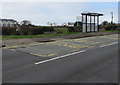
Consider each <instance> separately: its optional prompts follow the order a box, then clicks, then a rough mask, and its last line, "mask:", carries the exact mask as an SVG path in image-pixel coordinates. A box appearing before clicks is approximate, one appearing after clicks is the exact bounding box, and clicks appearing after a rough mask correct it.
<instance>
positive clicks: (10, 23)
mask: <svg viewBox="0 0 120 85" xmlns="http://www.w3.org/2000/svg"><path fill="white" fill-rule="evenodd" d="M16 25H17V21H16V20H14V19H0V27H14V26H16Z"/></svg>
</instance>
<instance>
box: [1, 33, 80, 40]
mask: <svg viewBox="0 0 120 85" xmlns="http://www.w3.org/2000/svg"><path fill="white" fill-rule="evenodd" d="M71 34H81V33H80V32H73V33H72V32H65V33H59V34H55V33H53V34H40V35H8V36H2V38H4V39H5V38H10V39H20V38H37V37H52V36H62V35H71Z"/></svg>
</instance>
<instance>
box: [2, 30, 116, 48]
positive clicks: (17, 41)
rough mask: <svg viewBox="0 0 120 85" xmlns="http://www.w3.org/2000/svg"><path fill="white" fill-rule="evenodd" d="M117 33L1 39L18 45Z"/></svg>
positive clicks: (12, 44)
mask: <svg viewBox="0 0 120 85" xmlns="http://www.w3.org/2000/svg"><path fill="white" fill-rule="evenodd" d="M111 34H118V32H94V33H85V34H72V35H62V36H54V37H39V38H27V39H7V40H6V39H3V40H2V43H4V44H5V46H6V47H7V46H18V45H27V44H37V43H41V42H42V43H43V42H51V41H58V40H65V39H76V38H84V37H93V36H104V35H111Z"/></svg>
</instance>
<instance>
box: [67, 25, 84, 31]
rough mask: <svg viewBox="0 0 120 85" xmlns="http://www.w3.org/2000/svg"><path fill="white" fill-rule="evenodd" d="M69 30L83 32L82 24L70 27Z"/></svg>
mask: <svg viewBox="0 0 120 85" xmlns="http://www.w3.org/2000/svg"><path fill="white" fill-rule="evenodd" d="M68 31H69V32H82V26H74V27H68Z"/></svg>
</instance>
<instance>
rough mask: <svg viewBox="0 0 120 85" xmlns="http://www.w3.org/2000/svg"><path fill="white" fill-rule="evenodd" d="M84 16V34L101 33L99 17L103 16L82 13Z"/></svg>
mask: <svg viewBox="0 0 120 85" xmlns="http://www.w3.org/2000/svg"><path fill="white" fill-rule="evenodd" d="M81 14H82V27H83V32H84V33H88V32H99V16H103V14H99V13H90V12H86V13H81Z"/></svg>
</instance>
